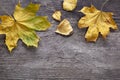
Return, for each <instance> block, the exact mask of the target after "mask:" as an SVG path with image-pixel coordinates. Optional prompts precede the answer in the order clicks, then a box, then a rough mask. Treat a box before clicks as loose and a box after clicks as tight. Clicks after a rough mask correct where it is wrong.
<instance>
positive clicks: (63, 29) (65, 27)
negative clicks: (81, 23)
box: [55, 19, 73, 36]
mask: <svg viewBox="0 0 120 80" xmlns="http://www.w3.org/2000/svg"><path fill="white" fill-rule="evenodd" d="M55 32H56V33H58V34H61V35H64V36H68V35H70V34H71V33H72V32H73V28H72V26H71V24H70V22H69V21H68V20H67V19H64V20H63V21H62V22H61V23H60V24H59V25H58V26H57V30H56V31H55Z"/></svg>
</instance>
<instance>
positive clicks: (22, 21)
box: [0, 3, 50, 52]
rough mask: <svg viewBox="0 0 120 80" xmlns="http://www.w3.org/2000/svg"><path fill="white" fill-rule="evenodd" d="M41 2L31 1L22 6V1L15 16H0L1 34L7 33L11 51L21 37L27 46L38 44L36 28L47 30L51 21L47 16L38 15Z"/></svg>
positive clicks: (7, 42)
mask: <svg viewBox="0 0 120 80" xmlns="http://www.w3.org/2000/svg"><path fill="white" fill-rule="evenodd" d="M39 7H40V4H33V3H30V4H29V5H28V6H26V7H25V8H22V7H21V5H20V3H19V4H18V5H16V7H15V11H14V14H13V17H11V16H8V15H3V16H0V19H1V21H2V22H1V24H0V34H5V35H6V40H5V43H6V45H7V47H8V49H9V51H10V52H11V51H12V50H13V49H14V48H15V47H16V46H17V41H18V40H19V39H21V40H22V41H23V42H24V43H25V44H26V45H27V46H35V47H37V46H38V42H39V37H38V36H37V35H36V33H35V30H37V31H45V30H47V29H48V28H49V27H50V23H49V22H48V20H47V17H45V16H37V15H36V12H37V11H38V10H39Z"/></svg>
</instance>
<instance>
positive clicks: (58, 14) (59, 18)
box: [52, 11, 62, 21]
mask: <svg viewBox="0 0 120 80" xmlns="http://www.w3.org/2000/svg"><path fill="white" fill-rule="evenodd" d="M61 16H62V13H61V11H55V12H54V13H53V15H52V17H53V19H55V20H57V21H61Z"/></svg>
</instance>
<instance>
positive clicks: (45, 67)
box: [0, 0, 120, 80]
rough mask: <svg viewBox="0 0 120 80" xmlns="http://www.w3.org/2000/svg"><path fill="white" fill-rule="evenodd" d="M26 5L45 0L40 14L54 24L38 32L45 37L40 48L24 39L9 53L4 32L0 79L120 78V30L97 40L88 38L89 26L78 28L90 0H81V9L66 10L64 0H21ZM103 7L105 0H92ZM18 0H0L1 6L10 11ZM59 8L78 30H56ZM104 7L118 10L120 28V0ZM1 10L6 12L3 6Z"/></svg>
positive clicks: (79, 0) (117, 16)
mask: <svg viewBox="0 0 120 80" xmlns="http://www.w3.org/2000/svg"><path fill="white" fill-rule="evenodd" d="M20 1H21V3H22V6H26V5H27V4H28V3H29V2H30V1H32V2H34V3H41V4H42V6H41V10H40V11H39V12H38V14H39V15H47V16H48V17H49V20H50V22H51V23H52V27H51V28H50V29H49V30H48V31H47V32H37V34H38V35H39V36H41V38H42V40H41V42H40V43H39V47H38V48H32V47H30V48H28V47H26V46H25V45H24V44H23V43H22V42H21V41H19V42H18V47H17V48H16V49H15V50H14V51H13V52H12V54H9V52H8V50H7V48H6V46H5V44H4V39H5V36H4V35H3V36H0V80H120V31H119V30H117V31H112V32H111V33H110V34H109V36H108V37H107V39H106V40H103V39H102V38H101V37H100V38H99V39H98V41H97V42H96V43H87V42H86V41H85V39H84V34H85V31H86V29H82V30H80V29H78V28H77V21H78V20H79V18H81V17H82V16H83V14H81V13H78V12H77V11H78V10H79V9H81V8H82V7H83V6H90V4H91V2H90V0H78V6H77V9H76V10H75V11H73V12H66V11H64V10H63V9H62V6H61V3H62V0H20ZM91 1H92V3H93V4H94V5H95V6H96V7H97V8H98V9H100V7H101V5H102V3H103V2H104V1H105V0H91ZM17 2H18V0H0V3H1V6H2V7H4V8H5V9H6V10H7V11H8V12H9V13H10V14H12V13H13V10H14V6H15V4H16V3H17ZM55 10H61V11H62V13H63V16H62V18H63V19H64V18H67V19H68V20H70V22H71V24H72V26H73V28H74V34H73V35H72V36H70V37H63V36H60V35H58V34H55V33H54V31H55V29H56V26H57V25H58V24H59V23H58V22H56V21H54V20H53V19H52V18H51V15H52V13H53V12H54V11H55ZM104 11H112V12H114V19H115V20H116V22H117V24H118V26H119V28H120V0H110V1H109V2H108V3H107V4H106V6H105V8H104ZM0 14H1V15H2V14H5V13H4V12H3V11H2V10H1V9H0Z"/></svg>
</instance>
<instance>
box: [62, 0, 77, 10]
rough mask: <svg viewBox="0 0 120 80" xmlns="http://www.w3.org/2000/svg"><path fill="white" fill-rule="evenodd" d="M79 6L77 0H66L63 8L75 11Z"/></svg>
mask: <svg viewBox="0 0 120 80" xmlns="http://www.w3.org/2000/svg"><path fill="white" fill-rule="evenodd" d="M76 6H77V0H64V2H63V9H64V10H66V11H73V10H74V9H75V8H76Z"/></svg>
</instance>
